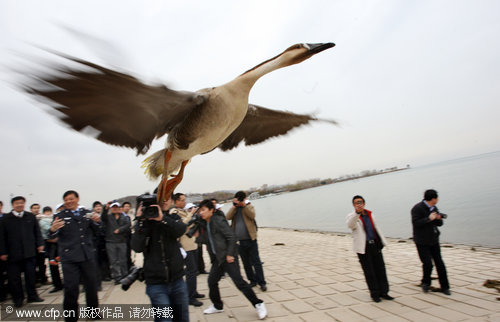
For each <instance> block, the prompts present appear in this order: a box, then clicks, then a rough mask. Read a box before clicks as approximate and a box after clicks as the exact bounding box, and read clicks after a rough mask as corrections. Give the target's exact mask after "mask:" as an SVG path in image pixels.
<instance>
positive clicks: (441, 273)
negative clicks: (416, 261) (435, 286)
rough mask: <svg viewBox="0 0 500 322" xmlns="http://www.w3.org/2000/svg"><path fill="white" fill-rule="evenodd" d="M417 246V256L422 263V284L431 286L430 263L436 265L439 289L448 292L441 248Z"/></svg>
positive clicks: (436, 246)
mask: <svg viewBox="0 0 500 322" xmlns="http://www.w3.org/2000/svg"><path fill="white" fill-rule="evenodd" d="M416 245H417V251H418V256H419V257H420V261H421V262H422V270H423V277H422V284H427V285H431V273H432V267H433V265H432V262H433V261H434V264H435V265H436V270H437V273H438V278H439V284H440V285H441V289H443V290H449V289H450V284H449V282H448V275H447V273H446V266H444V262H443V259H442V258H441V246H440V245H439V243H438V244H435V245H419V244H416Z"/></svg>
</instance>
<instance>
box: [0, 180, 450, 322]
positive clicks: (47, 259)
mask: <svg viewBox="0 0 500 322" xmlns="http://www.w3.org/2000/svg"><path fill="white" fill-rule="evenodd" d="M79 200H80V199H79V194H78V193H77V192H76V191H74V190H69V191H66V192H65V193H64V194H63V203H62V204H60V205H58V206H56V210H55V214H54V213H53V211H52V208H50V207H47V206H46V207H44V208H43V209H42V213H40V208H41V207H40V205H39V204H37V203H35V204H32V205H31V207H30V211H26V210H25V204H26V199H25V198H24V197H22V196H16V197H14V198H12V199H11V205H12V210H11V211H10V212H9V213H5V214H4V213H2V208H3V203H2V202H0V301H5V300H6V297H7V294H8V293H10V294H11V296H12V300H13V302H14V305H15V306H16V307H21V306H23V304H24V299H25V298H27V302H28V303H33V302H35V303H36V302H43V301H44V299H42V298H40V296H39V295H38V293H37V285H42V284H46V283H48V278H47V276H46V264H47V263H48V266H49V267H50V275H51V281H52V284H53V288H52V289H51V290H50V291H49V293H55V292H58V291H61V290H64V300H63V308H64V310H67V311H72V312H75V314H74V315H70V316H69V317H67V318H66V321H76V320H77V319H78V315H77V312H78V296H79V293H80V285H81V284H83V289H84V291H85V298H86V306H87V307H88V308H94V309H95V312H98V307H99V300H98V291H99V290H100V289H101V283H102V281H114V283H115V284H120V283H122V284H123V283H124V282H123V281H124V280H127V283H129V282H130V280H129V278H128V277H127V275H128V274H129V272H131V268H132V270H133V269H136V270H137V268H136V267H135V266H132V265H133V261H132V256H131V251H132V250H134V251H135V252H136V253H142V254H143V259H144V260H143V267H142V268H141V271H142V275H143V278H144V281H145V284H146V287H145V292H146V294H147V295H148V296H149V298H150V300H151V304H152V306H153V307H155V308H157V309H158V312H161V309H163V308H170V309H172V310H173V315H172V316H171V317H170V318H168V317H165V316H157V317H155V321H168V320H176V321H189V309H188V307H189V305H193V306H196V307H198V306H202V305H203V303H202V302H201V301H199V299H200V298H204V297H205V295H204V294H200V293H199V292H198V291H197V276H198V275H199V274H201V273H207V272H206V271H205V264H204V262H203V254H202V250H203V246H202V245H205V247H206V249H207V251H208V254H209V256H210V261H211V268H210V270H209V273H208V289H209V298H210V301H211V302H212V304H211V305H210V306H209V307H208V308H206V309H205V310H204V311H203V312H204V313H205V314H214V313H220V312H223V311H224V308H223V301H222V298H221V294H220V291H219V281H220V279H221V278H223V277H225V276H226V275H227V276H229V277H230V278H231V280H232V281H233V282H234V284H235V285H236V287H237V288H238V290H239V291H241V292H242V293H243V295H244V296H245V297H246V298H247V299H248V301H249V302H250V303H251V304H252V306H253V307H254V308H255V310H256V312H257V315H258V317H259V319H264V318H265V317H266V316H267V310H266V306H265V304H264V302H263V301H262V300H261V299H259V298H258V297H257V295H256V293H255V292H254V291H253V287H256V286H257V285H258V286H259V287H260V289H261V290H262V291H266V290H267V283H266V280H265V277H264V270H263V266H262V261H261V259H260V256H259V250H258V243H257V230H258V227H257V223H256V221H255V209H254V207H253V205H252V204H251V203H250V201H248V199H247V195H246V193H245V192H243V191H238V192H237V193H236V194H235V196H234V199H233V200H232V202H233V206H232V207H231V208H230V209H229V211H228V213H227V215H225V214H224V213H223V212H222V210H221V209H220V205H218V204H217V200H215V199H212V200H210V199H206V200H203V201H202V202H201V203H200V204H199V205H198V206H196V205H194V204H191V203H189V204H187V203H186V196H185V195H184V194H182V193H176V194H174V195H172V196H171V198H169V199H168V200H166V201H163V203H162V204H153V205H148V206H144V205H142V203H139V204H138V205H137V208H136V212H135V219H134V225H132V220H131V218H130V216H129V214H128V213H129V211H130V210H131V204H130V203H128V202H124V203H123V204H120V203H119V202H117V201H109V202H107V203H106V204H102V203H101V202H99V201H96V202H94V203H93V205H92V210H88V209H85V208H84V207H81V206H80V204H79ZM437 202H438V194H437V192H436V191H435V190H432V189H430V190H427V191H425V193H424V199H423V200H422V201H421V202H419V203H417V204H416V205H415V206H414V207H413V208H412V210H411V218H412V224H413V239H414V242H415V244H416V246H417V251H418V254H419V258H420V260H421V262H422V269H423V277H422V281H421V287H422V290H423V292H429V290H431V289H432V290H434V291H440V292H442V293H444V294H446V295H450V294H451V292H450V285H449V282H448V278H447V273H446V267H445V265H444V262H443V260H442V258H441V252H440V245H439V230H438V228H437V227H439V226H442V225H443V219H444V218H446V215H444V214H442V213H440V212H439V210H438V209H437V207H436V204H437ZM352 205H353V207H354V211H353V212H352V213H350V214H349V215H348V216H347V226H348V227H349V228H350V229H351V230H352V237H353V250H354V251H355V252H356V253H357V256H358V258H359V262H360V264H361V268H362V270H363V273H364V275H365V279H366V283H367V286H368V289H369V291H370V295H371V297H372V299H373V300H374V301H375V302H380V301H381V300H382V299H384V300H393V299H394V298H393V297H392V296H390V295H389V283H388V279H387V274H386V269H385V262H384V258H383V255H382V248H383V247H384V246H386V245H387V242H386V240H385V238H384V236H383V234H382V232H381V230H380V228H379V226H378V225H377V224H376V222H375V219H374V215H373V213H372V211H370V210H368V209H366V208H365V199H364V198H363V197H362V196H360V195H356V196H354V197H353V199H352ZM228 220H230V221H231V223H229V222H228ZM132 226H133V227H132ZM238 256H239V257H241V261H242V263H243V267H244V271H245V275H246V277H247V280H248V282H247V281H246V280H245V279H244V278H243V277H242V275H241V271H240V266H239V261H238ZM433 263H434V264H435V265H436V268H437V273H438V277H439V283H440V286H441V288H439V289H436V288H431V272H432V269H433ZM59 266H61V267H62V275H63V276H62V278H61V275H60V270H59ZM23 273H24V280H25V283H24V286H25V287H24V288H25V291H26V297H25V292H24V290H23V283H22V279H21V276H22V274H23ZM125 277H127V278H125ZM6 281H7V282H8V288H7V287H6V283H5V282H6ZM128 286H130V285H128ZM128 286H127V287H128ZM124 289H126V288H124ZM95 318H96V319H99V318H100V317H99V316H98V315H97V316H95Z"/></svg>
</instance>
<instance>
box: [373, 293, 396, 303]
mask: <svg viewBox="0 0 500 322" xmlns="http://www.w3.org/2000/svg"><path fill="white" fill-rule="evenodd" d="M372 299H373V302H376V303H379V302H380V301H382V299H384V300H389V301H392V300H394V298H393V297H392V296H390V295H389V294H384V295H380V296H375V297H372Z"/></svg>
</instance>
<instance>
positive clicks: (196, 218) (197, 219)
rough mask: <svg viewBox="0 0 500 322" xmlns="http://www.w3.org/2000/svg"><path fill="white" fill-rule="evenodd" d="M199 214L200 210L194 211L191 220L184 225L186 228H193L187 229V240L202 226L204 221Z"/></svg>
mask: <svg viewBox="0 0 500 322" xmlns="http://www.w3.org/2000/svg"><path fill="white" fill-rule="evenodd" d="M199 212H200V209H198V210H196V212H195V213H194V214H193V217H192V218H191V220H190V221H188V222H187V223H186V225H188V227H189V226H191V225H193V227H191V228H189V230H188V231H187V232H186V236H188V237H189V238H191V237H193V235H194V234H195V233H196V232H197V231H198V230H199V229H200V228H201V226H202V225H203V221H204V220H203V219H202V218H201V216H200V214H199Z"/></svg>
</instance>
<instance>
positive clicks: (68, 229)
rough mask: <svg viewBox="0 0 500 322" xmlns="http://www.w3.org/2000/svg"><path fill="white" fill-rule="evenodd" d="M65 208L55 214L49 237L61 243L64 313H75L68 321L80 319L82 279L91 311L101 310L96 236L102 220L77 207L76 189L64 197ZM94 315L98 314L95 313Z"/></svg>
mask: <svg viewBox="0 0 500 322" xmlns="http://www.w3.org/2000/svg"><path fill="white" fill-rule="evenodd" d="M63 200H64V207H65V209H64V210H62V211H61V212H59V213H57V214H55V215H54V221H53V222H52V226H51V227H50V233H51V235H50V237H51V238H56V237H57V242H58V244H59V256H60V257H61V263H62V269H63V275H64V301H63V307H64V310H68V311H69V310H72V311H73V312H74V314H71V317H68V318H66V321H76V320H78V294H79V288H78V285H79V282H80V277H82V278H83V285H84V286H85V297H86V301H87V307H88V308H91V309H93V308H98V306H99V303H98V298H97V283H98V281H97V278H96V276H97V275H96V271H97V265H96V254H95V248H94V246H93V242H92V239H93V236H94V234H96V233H98V231H99V228H100V223H99V221H100V217H99V215H98V214H93V215H92V214H91V213H90V211H89V210H87V209H83V208H80V207H79V206H78V202H79V200H80V199H79V196H78V193H77V192H76V191H74V190H69V191H66V192H65V193H64V195H63ZM94 312H98V311H97V310H94Z"/></svg>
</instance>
